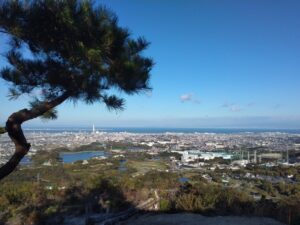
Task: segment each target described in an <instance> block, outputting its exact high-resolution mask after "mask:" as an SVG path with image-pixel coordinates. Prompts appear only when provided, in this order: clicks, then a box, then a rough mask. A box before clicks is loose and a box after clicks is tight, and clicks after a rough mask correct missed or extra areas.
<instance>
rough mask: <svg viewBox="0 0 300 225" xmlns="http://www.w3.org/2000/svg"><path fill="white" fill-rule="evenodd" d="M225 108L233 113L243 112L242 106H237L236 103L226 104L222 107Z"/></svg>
mask: <svg viewBox="0 0 300 225" xmlns="http://www.w3.org/2000/svg"><path fill="white" fill-rule="evenodd" d="M222 107H223V108H227V109H228V110H229V111H231V112H240V111H242V108H241V106H239V105H237V104H235V103H231V102H225V103H224V104H223V105H222Z"/></svg>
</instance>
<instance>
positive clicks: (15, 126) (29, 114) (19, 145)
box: [0, 93, 69, 180]
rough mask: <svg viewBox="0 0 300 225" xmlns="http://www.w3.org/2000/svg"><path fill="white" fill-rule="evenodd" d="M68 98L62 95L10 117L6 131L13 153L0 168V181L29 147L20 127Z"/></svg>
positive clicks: (12, 169)
mask: <svg viewBox="0 0 300 225" xmlns="http://www.w3.org/2000/svg"><path fill="white" fill-rule="evenodd" d="M68 97H69V95H68V94H67V93H64V94H62V95H61V96H59V97H58V98H56V99H54V100H52V101H48V102H47V101H46V102H43V103H41V104H40V105H39V106H37V107H35V108H32V109H30V110H28V109H22V110H20V111H18V112H15V113H13V114H11V115H10V117H9V118H8V120H7V122H6V131H7V133H8V136H9V137H10V139H11V140H12V141H13V143H14V144H15V152H14V154H13V155H12V157H11V158H10V159H9V161H8V162H7V163H6V164H4V165H3V166H2V167H1V168H0V180H2V179H3V178H4V177H6V176H7V175H9V174H10V173H11V172H13V171H14V169H15V168H16V167H17V166H18V164H19V162H20V161H21V159H22V158H23V157H24V156H25V155H26V154H27V153H28V151H29V149H30V147H31V146H30V143H28V142H27V140H26V138H25V136H24V133H23V130H22V127H21V125H22V123H24V122H25V121H28V120H31V119H34V118H36V117H39V116H41V115H43V114H44V113H45V112H47V111H49V110H50V109H52V108H54V107H56V106H58V105H59V104H61V103H62V102H64V101H65V100H66V99H67V98H68Z"/></svg>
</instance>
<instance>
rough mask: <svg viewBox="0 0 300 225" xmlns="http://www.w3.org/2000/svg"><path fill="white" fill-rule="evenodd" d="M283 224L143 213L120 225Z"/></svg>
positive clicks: (280, 224) (228, 217) (268, 219)
mask: <svg viewBox="0 0 300 225" xmlns="http://www.w3.org/2000/svg"><path fill="white" fill-rule="evenodd" d="M131 224H132V225H283V223H280V222H278V221H276V220H274V219H271V218H265V217H239V216H217V217H206V216H202V215H199V214H191V213H178V214H145V215H140V216H136V217H133V218H131V219H129V220H128V221H126V222H123V223H122V225H131Z"/></svg>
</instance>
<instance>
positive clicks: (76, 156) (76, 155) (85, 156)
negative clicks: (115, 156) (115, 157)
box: [59, 151, 108, 163]
mask: <svg viewBox="0 0 300 225" xmlns="http://www.w3.org/2000/svg"><path fill="white" fill-rule="evenodd" d="M107 156H108V155H107V153H105V152H103V151H84V152H61V153H59V157H60V158H61V159H62V162H63V163H73V162H76V161H79V160H89V159H92V158H96V157H101V158H102V157H103V158H105V157H107Z"/></svg>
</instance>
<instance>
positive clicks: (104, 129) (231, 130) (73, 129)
mask: <svg viewBox="0 0 300 225" xmlns="http://www.w3.org/2000/svg"><path fill="white" fill-rule="evenodd" d="M24 131H25V132H26V133H31V132H45V133H61V132H73V133H80V132H86V133H90V132H92V128H91V127H66V128H62V127H60V128H55V127H52V128H39V127H32V128H29V127H27V128H24ZM96 131H99V132H111V133H116V132H128V133H153V134H159V133H217V134H238V133H264V132H279V133H289V134H300V129H253V128H249V129H247V128H243V129H238V128H153V127H151V128H147V127H114V128H111V127H96Z"/></svg>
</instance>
